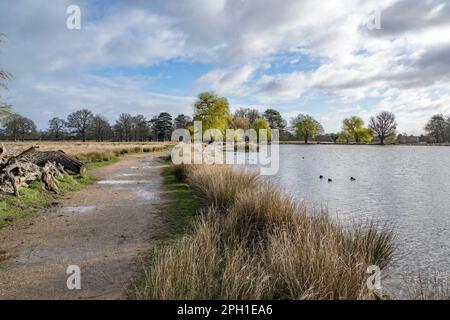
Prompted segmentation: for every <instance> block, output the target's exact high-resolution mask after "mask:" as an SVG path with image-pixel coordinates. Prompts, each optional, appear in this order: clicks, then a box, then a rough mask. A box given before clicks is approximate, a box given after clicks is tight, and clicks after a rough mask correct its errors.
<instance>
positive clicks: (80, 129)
mask: <svg viewBox="0 0 450 320" xmlns="http://www.w3.org/2000/svg"><path fill="white" fill-rule="evenodd" d="M93 118H94V115H93V114H92V112H91V111H89V110H87V109H81V110H78V111H75V112H73V113H71V114H69V116H68V117H67V126H68V127H69V128H70V129H72V131H73V132H74V133H75V134H76V135H77V136H79V137H81V139H82V140H83V142H85V141H86V137H87V133H88V131H89V129H90V126H91V124H92V120H93Z"/></svg>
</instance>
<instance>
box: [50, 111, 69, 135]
mask: <svg viewBox="0 0 450 320" xmlns="http://www.w3.org/2000/svg"><path fill="white" fill-rule="evenodd" d="M48 133H49V134H50V136H51V138H53V139H55V140H59V139H61V138H63V137H64V135H65V134H66V133H67V123H66V121H65V120H63V119H60V118H57V117H55V118H52V119H50V121H49V122H48Z"/></svg>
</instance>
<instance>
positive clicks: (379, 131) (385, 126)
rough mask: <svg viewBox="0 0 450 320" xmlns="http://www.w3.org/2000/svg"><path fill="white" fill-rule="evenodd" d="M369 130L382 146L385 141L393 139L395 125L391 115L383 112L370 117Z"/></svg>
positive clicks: (393, 117) (393, 116)
mask: <svg viewBox="0 0 450 320" xmlns="http://www.w3.org/2000/svg"><path fill="white" fill-rule="evenodd" d="M369 128H370V129H371V130H372V131H373V132H374V133H375V134H376V135H377V136H378V139H380V144H381V145H384V141H385V140H386V139H395V135H396V130H397V123H396V122H395V115H394V114H393V113H390V112H387V111H383V112H381V113H379V114H378V115H377V116H376V117H371V118H370V121H369Z"/></svg>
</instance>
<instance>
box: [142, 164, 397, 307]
mask: <svg viewBox="0 0 450 320" xmlns="http://www.w3.org/2000/svg"><path fill="white" fill-rule="evenodd" d="M179 170H182V168H179ZM186 170H187V171H186V175H187V177H188V178H187V181H188V183H189V185H190V186H191V188H192V191H193V194H194V195H195V197H197V199H199V201H200V203H201V204H202V206H203V210H202V215H201V216H200V218H199V220H198V221H197V223H196V227H195V230H194V232H193V233H192V234H189V235H187V236H185V237H183V238H182V239H181V240H179V241H177V242H176V243H172V244H171V245H169V246H166V247H164V248H162V249H158V250H157V251H156V252H155V254H154V256H153V262H152V264H151V266H150V267H149V269H148V270H147V273H146V276H145V279H144V281H143V283H142V284H141V285H140V286H138V287H137V288H136V290H135V298H138V299H372V298H375V296H374V295H373V293H372V292H370V291H369V290H368V289H367V287H366V280H367V277H368V275H367V273H366V270H367V267H368V266H370V265H373V264H378V265H379V266H380V267H381V268H382V267H385V266H386V265H387V264H388V263H389V261H390V259H391V256H392V233H391V232H390V231H389V230H386V229H379V228H376V227H375V226H374V225H367V226H365V227H363V226H358V227H355V228H343V227H342V226H341V225H339V224H338V223H337V222H335V221H334V220H332V219H331V218H330V217H329V216H328V215H327V214H326V213H325V212H321V211H317V210H314V209H311V208H307V207H306V206H304V205H302V204H299V203H297V202H296V201H294V200H293V199H291V198H289V197H286V196H284V195H283V194H282V193H281V192H280V191H279V190H278V189H277V188H275V187H274V186H273V185H271V184H270V183H268V182H267V181H265V180H263V179H261V178H259V177H257V176H256V175H255V174H253V173H250V172H243V171H239V170H235V169H232V168H230V167H226V166H220V167H217V166H197V167H195V168H186Z"/></svg>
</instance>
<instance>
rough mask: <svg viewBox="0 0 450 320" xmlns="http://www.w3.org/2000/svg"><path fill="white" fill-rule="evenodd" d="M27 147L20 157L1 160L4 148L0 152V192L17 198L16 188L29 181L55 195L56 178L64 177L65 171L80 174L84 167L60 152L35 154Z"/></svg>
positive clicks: (34, 151)
mask: <svg viewBox="0 0 450 320" xmlns="http://www.w3.org/2000/svg"><path fill="white" fill-rule="evenodd" d="M37 148H38V147H31V148H29V149H27V150H25V151H23V152H22V153H20V154H18V155H16V156H11V157H9V158H7V157H1V155H2V154H3V152H4V148H0V157H1V158H0V190H1V191H3V192H8V193H13V194H14V195H15V196H16V197H18V196H19V188H20V187H27V186H28V185H29V184H30V183H31V182H33V181H36V180H38V181H42V182H43V183H44V186H45V188H46V189H47V190H50V191H53V192H55V193H59V188H58V184H57V180H56V179H57V178H58V177H61V176H63V175H67V174H68V173H67V172H68V171H70V172H73V173H83V172H85V171H86V167H85V166H84V164H83V163H82V162H81V161H78V160H76V159H74V158H72V157H70V156H68V155H66V154H65V153H64V152H63V151H61V150H59V151H43V152H41V151H38V150H37Z"/></svg>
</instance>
